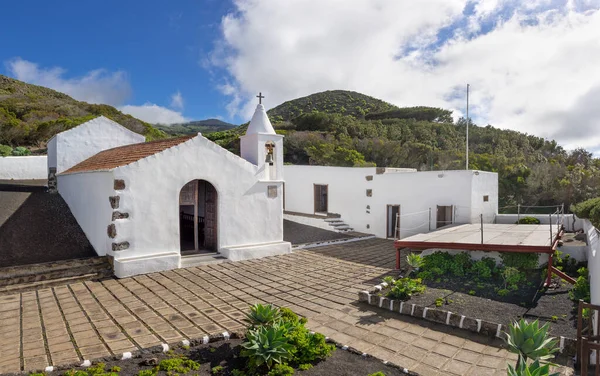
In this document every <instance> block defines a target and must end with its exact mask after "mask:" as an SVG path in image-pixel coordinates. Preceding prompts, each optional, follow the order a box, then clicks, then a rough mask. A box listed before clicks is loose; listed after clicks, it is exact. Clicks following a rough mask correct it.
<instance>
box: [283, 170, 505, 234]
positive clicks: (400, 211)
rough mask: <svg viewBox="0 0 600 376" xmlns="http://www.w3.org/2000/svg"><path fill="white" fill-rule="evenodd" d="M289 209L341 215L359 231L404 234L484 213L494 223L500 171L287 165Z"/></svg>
mask: <svg viewBox="0 0 600 376" xmlns="http://www.w3.org/2000/svg"><path fill="white" fill-rule="evenodd" d="M285 210H286V212H289V213H301V214H309V215H327V214H328V213H329V214H339V215H340V216H341V218H342V219H343V221H344V222H345V223H347V224H348V225H349V226H350V227H352V228H353V229H354V230H355V231H360V232H367V233H372V234H375V235H376V236H378V237H382V238H386V237H389V238H393V237H395V236H396V235H399V237H401V238H403V237H406V236H410V235H414V234H417V233H422V232H428V231H429V230H434V229H436V228H438V227H441V226H444V225H447V224H451V223H476V222H479V221H480V220H481V217H480V215H483V221H484V222H486V223H489V222H492V221H493V220H494V217H495V215H496V213H497V212H498V174H496V173H491V172H482V171H466V170H465V171H419V172H417V171H416V170H412V169H397V168H379V167H377V168H376V167H367V168H357V167H324V166H285ZM396 218H399V225H398V226H396ZM396 227H397V228H398V229H399V234H397V233H396V231H397V229H396Z"/></svg>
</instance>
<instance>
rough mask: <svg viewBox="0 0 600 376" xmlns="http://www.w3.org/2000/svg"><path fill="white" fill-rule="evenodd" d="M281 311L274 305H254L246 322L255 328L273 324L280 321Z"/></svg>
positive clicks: (247, 315)
mask: <svg viewBox="0 0 600 376" xmlns="http://www.w3.org/2000/svg"><path fill="white" fill-rule="evenodd" d="M280 317H281V311H280V310H279V308H277V307H275V306H273V305H272V304H267V305H263V304H260V303H258V304H254V305H253V306H251V307H250V312H249V313H247V314H246V318H245V319H244V321H245V322H247V323H248V324H250V327H252V328H254V327H257V326H260V325H267V324H272V323H274V322H276V321H277V320H279V318H280Z"/></svg>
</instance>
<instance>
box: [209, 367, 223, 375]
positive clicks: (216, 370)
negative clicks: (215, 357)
mask: <svg viewBox="0 0 600 376" xmlns="http://www.w3.org/2000/svg"><path fill="white" fill-rule="evenodd" d="M221 372H223V366H214V367H213V368H211V369H210V373H212V374H213V375H216V374H218V373H221Z"/></svg>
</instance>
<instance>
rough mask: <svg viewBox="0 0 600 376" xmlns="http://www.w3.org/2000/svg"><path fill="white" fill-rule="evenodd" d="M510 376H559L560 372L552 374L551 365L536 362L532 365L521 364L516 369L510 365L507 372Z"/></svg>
mask: <svg viewBox="0 0 600 376" xmlns="http://www.w3.org/2000/svg"><path fill="white" fill-rule="evenodd" d="M506 373H507V375H508V376H559V375H560V372H556V373H552V374H550V364H544V365H543V366H541V365H540V361H539V360H535V361H534V362H533V363H531V364H530V365H527V363H526V362H519V363H518V364H517V366H516V367H513V366H511V365H510V364H509V365H508V369H507V370H506Z"/></svg>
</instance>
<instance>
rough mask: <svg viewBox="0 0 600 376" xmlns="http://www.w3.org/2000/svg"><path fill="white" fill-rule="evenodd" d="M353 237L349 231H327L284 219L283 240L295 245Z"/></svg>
mask: <svg viewBox="0 0 600 376" xmlns="http://www.w3.org/2000/svg"><path fill="white" fill-rule="evenodd" d="M353 237H354V236H352V235H350V234H348V233H339V232H335V231H327V230H323V229H321V228H318V227H313V226H308V225H303V224H301V223H297V222H293V221H288V220H286V219H284V220H283V240H285V241H286V242H290V243H292V244H294V245H295V244H305V243H315V242H322V241H327V240H337V239H349V238H353Z"/></svg>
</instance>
